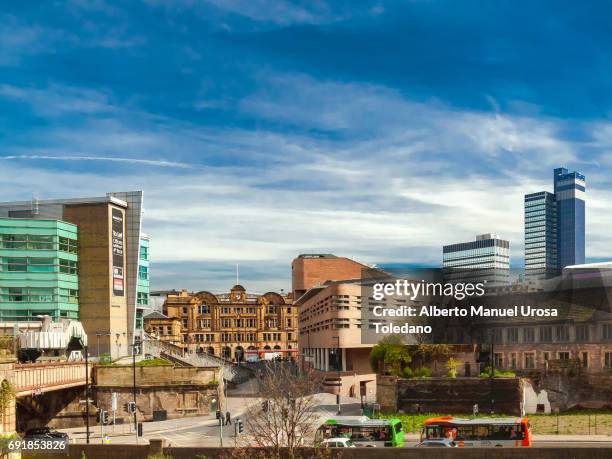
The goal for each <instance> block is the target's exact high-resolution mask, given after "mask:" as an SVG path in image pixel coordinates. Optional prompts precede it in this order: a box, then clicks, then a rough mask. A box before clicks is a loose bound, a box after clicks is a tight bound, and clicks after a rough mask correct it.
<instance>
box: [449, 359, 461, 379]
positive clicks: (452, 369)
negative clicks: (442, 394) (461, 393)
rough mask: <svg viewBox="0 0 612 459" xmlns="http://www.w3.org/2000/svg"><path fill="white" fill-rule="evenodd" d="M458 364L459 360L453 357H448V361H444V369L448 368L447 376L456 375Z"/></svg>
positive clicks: (453, 376) (454, 376)
mask: <svg viewBox="0 0 612 459" xmlns="http://www.w3.org/2000/svg"><path fill="white" fill-rule="evenodd" d="M460 365H461V362H460V361H459V360H457V359H455V358H453V357H451V358H450V359H448V361H447V362H446V369H447V370H448V376H449V378H456V377H457V369H458V368H459V366H460Z"/></svg>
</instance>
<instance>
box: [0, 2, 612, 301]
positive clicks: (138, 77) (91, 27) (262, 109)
mask: <svg viewBox="0 0 612 459" xmlns="http://www.w3.org/2000/svg"><path fill="white" fill-rule="evenodd" d="M519 5H520V7H519ZM611 10H612V7H611V6H610V5H609V3H607V2H603V1H601V2H589V4H588V5H585V4H578V3H576V2H572V1H554V2H544V1H535V2H520V3H519V4H517V2H511V1H496V2H492V1H462V2H456V1H418V0H417V1H363V2H358V1H334V2H331V1H330V2H326V1H317V0H312V1H285V0H199V1H198V0H182V1H181V0H177V1H171V0H148V1H144V2H136V1H134V2H111V1H104V0H91V1H88V0H72V1H68V2H11V3H10V4H8V5H3V11H2V12H1V13H0V193H1V194H2V197H3V200H17V199H29V198H30V197H32V196H33V195H34V196H37V197H39V198H53V197H67V196H82V195H100V194H103V193H105V192H106V191H111V190H126V189H142V190H144V192H145V206H146V212H145V229H146V231H147V232H148V233H150V234H151V236H152V256H153V259H154V264H153V269H152V282H153V286H154V287H156V288H171V287H175V288H182V287H184V288H190V289H210V290H217V291H224V290H227V289H228V288H229V287H230V286H231V285H232V284H233V282H234V280H235V274H234V269H235V268H234V267H235V264H236V263H239V264H240V266H241V269H240V272H241V282H242V283H244V284H245V286H246V287H247V288H248V289H251V290H258V291H263V290H269V289H273V290H278V289H280V288H284V289H289V288H290V262H291V259H292V258H293V257H294V256H295V255H297V254H299V253H305V252H326V253H327V252H332V253H336V254H339V255H345V256H350V257H354V258H356V259H359V260H361V261H364V262H367V263H385V262H386V263H411V264H424V265H435V264H437V263H439V262H440V259H441V246H442V245H443V244H446V243H452V242H457V241H462V240H468V239H470V238H473V237H474V236H475V235H476V234H477V233H483V232H496V233H499V234H500V235H501V236H503V237H505V238H508V239H510V241H511V256H512V261H513V265H516V266H520V265H521V263H522V248H523V247H522V239H523V230H522V224H523V221H522V195H523V194H524V193H527V192H534V191H540V190H543V189H546V190H550V189H551V188H552V183H551V182H552V169H553V168H554V167H558V166H565V167H568V168H570V169H572V170H573V169H578V170H580V171H581V172H583V173H585V174H586V175H587V186H588V202H587V256H588V257H589V259H591V260H599V259H609V258H612V244H610V241H611V239H612V236H610V232H609V228H610V226H611V225H612V213H611V212H610V210H611V206H610V204H609V203H610V202H611V201H612V180H610V170H611V169H612V154H611V150H612V123H611V121H610V108H611V106H612V92H611V91H610V89H611V88H610V85H611V83H610V78H609V75H610V74H611V73H612V53H611V52H610V50H611V49H612V32H611V31H610V28H609V26H608V21H607V18H609V17H610V14H611V13H612V11H611Z"/></svg>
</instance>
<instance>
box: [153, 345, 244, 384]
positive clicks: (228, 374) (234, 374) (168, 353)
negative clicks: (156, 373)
mask: <svg viewBox="0 0 612 459" xmlns="http://www.w3.org/2000/svg"><path fill="white" fill-rule="evenodd" d="M143 343H144V346H143V347H144V353H145V354H150V355H153V356H155V357H161V358H166V359H168V360H172V361H174V362H176V363H179V364H183V365H188V366H192V367H220V368H221V371H222V377H223V379H224V380H225V381H228V382H231V383H234V384H241V383H243V382H245V381H247V380H248V379H249V378H251V377H252V376H253V374H254V372H253V370H252V369H251V368H248V367H246V366H243V365H238V364H236V363H234V362H230V361H228V360H226V359H223V358H221V357H217V356H214V355H210V354H206V353H198V354H187V353H185V352H184V351H183V349H182V348H180V347H178V346H175V345H174V344H171V343H166V342H164V341H160V340H158V339H156V338H154V337H152V336H150V335H145V337H144V340H143Z"/></svg>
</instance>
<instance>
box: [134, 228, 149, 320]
mask: <svg viewBox="0 0 612 459" xmlns="http://www.w3.org/2000/svg"><path fill="white" fill-rule="evenodd" d="M149 294H150V287H149V236H148V235H146V234H144V233H143V234H142V235H141V237H140V255H139V262H138V283H137V284H136V329H137V330H142V329H143V328H144V322H143V317H144V315H145V314H146V310H148V309H150V307H149Z"/></svg>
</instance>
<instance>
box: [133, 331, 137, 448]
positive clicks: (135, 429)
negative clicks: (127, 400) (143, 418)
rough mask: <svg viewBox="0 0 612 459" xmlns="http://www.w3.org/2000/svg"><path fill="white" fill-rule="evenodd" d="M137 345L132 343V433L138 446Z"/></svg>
mask: <svg viewBox="0 0 612 459" xmlns="http://www.w3.org/2000/svg"><path fill="white" fill-rule="evenodd" d="M137 346H138V343H136V342H134V343H132V379H133V381H132V382H133V384H132V396H133V399H134V432H135V433H136V444H138V423H137V422H136V412H137V408H136V406H137V405H136V348H137Z"/></svg>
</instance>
